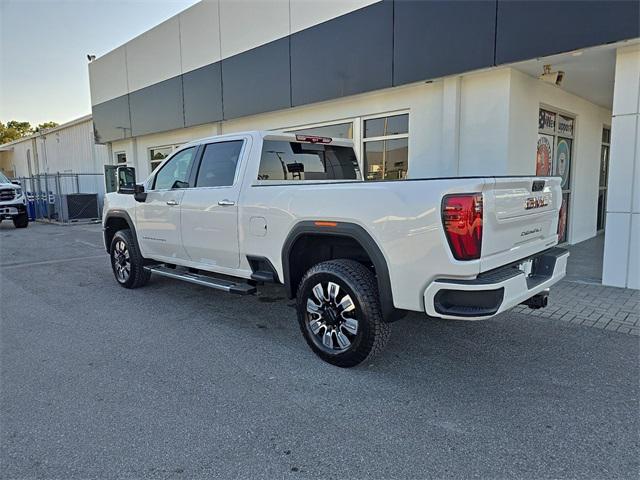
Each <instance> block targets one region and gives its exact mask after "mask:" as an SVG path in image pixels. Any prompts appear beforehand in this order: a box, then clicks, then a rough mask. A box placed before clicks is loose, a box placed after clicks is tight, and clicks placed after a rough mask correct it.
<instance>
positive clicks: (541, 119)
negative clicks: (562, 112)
mask: <svg viewBox="0 0 640 480" xmlns="http://www.w3.org/2000/svg"><path fill="white" fill-rule="evenodd" d="M555 129H556V114H555V113H553V112H550V111H549V110H543V109H542V108H541V109H540V113H539V114H538V130H549V131H551V132H553V131H555Z"/></svg>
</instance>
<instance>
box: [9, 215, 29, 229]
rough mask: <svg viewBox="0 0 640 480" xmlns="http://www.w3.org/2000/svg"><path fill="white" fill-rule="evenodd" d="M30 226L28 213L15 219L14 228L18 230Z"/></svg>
mask: <svg viewBox="0 0 640 480" xmlns="http://www.w3.org/2000/svg"><path fill="white" fill-rule="evenodd" d="M28 225H29V216H28V215H27V214H26V213H21V214H20V215H17V216H15V217H13V226H14V227H16V228H27V226H28Z"/></svg>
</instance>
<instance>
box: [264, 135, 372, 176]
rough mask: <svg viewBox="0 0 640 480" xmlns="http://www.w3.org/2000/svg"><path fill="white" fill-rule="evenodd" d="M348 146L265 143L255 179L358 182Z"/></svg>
mask: <svg viewBox="0 0 640 480" xmlns="http://www.w3.org/2000/svg"><path fill="white" fill-rule="evenodd" d="M361 178H362V177H361V175H360V168H359V166H358V160H357V159H356V155H355V152H354V151H353V148H351V147H343V146H337V145H326V144H313V143H300V142H288V141H281V140H265V141H264V143H263V146H262V157H261V160H260V170H259V172H258V180H280V181H282V180H311V181H313V180H315V181H318V180H360V179H361Z"/></svg>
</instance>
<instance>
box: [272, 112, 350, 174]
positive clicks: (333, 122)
mask: <svg viewBox="0 0 640 480" xmlns="http://www.w3.org/2000/svg"><path fill="white" fill-rule="evenodd" d="M343 123H350V124H351V128H352V131H353V138H344V139H341V140H351V141H352V142H353V150H354V151H355V152H356V158H357V159H358V166H359V167H360V170H361V171H362V162H361V161H360V141H359V140H358V139H359V138H360V137H361V133H360V117H348V118H343V119H340V120H330V121H327V122H318V123H309V124H305V125H298V126H294V127H286V128H282V129H277V130H281V131H283V132H284V133H295V132H296V131H297V130H308V129H310V128H322V127H331V126H333V125H340V124H343Z"/></svg>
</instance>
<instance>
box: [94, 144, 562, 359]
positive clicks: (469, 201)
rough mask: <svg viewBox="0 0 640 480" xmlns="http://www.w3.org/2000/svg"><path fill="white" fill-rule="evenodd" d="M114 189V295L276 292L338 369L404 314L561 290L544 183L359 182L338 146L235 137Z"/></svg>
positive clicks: (555, 191)
mask: <svg viewBox="0 0 640 480" xmlns="http://www.w3.org/2000/svg"><path fill="white" fill-rule="evenodd" d="M118 180H119V189H118V192H116V193H110V194H108V195H106V197H105V198H106V199H105V204H104V215H103V226H104V240H105V246H106V249H107V252H108V253H109V254H110V256H111V265H112V267H113V273H114V275H115V278H116V280H117V282H118V283H119V284H120V285H122V286H123V287H125V288H136V287H140V286H142V285H144V284H145V283H147V281H148V280H149V278H150V276H151V274H157V275H163V276H167V277H171V278H175V279H180V280H185V281H188V282H192V283H196V284H199V285H205V286H208V287H212V288H215V289H219V290H224V291H226V292H229V293H236V294H252V293H255V292H256V287H257V286H259V285H261V284H263V283H264V282H274V283H277V284H282V285H284V288H285V289H286V291H287V293H288V296H289V297H290V298H296V305H297V314H298V322H299V324H300V329H301V331H302V334H303V336H304V338H305V340H306V341H307V343H308V344H309V346H310V347H311V349H312V350H313V351H314V352H315V353H316V354H317V355H318V356H320V357H321V358H322V359H324V360H325V361H327V362H329V363H332V364H334V365H337V366H340V367H351V366H354V365H357V364H359V363H360V362H362V361H364V360H365V359H367V358H368V357H370V356H371V355H372V354H375V353H377V352H379V351H380V350H382V348H383V346H384V344H385V342H386V340H387V338H388V337H389V332H390V323H391V322H393V321H395V320H397V319H398V318H401V317H402V316H403V314H404V313H405V312H406V311H408V310H413V311H418V312H423V313H425V314H426V315H428V316H430V317H440V318H444V319H461V320H480V319H486V318H490V317H492V316H494V315H496V314H498V313H500V312H503V311H505V310H507V309H509V308H511V307H513V306H515V305H518V304H520V303H526V304H528V305H529V306H530V307H532V308H540V307H543V306H546V302H547V293H548V289H549V287H550V286H551V285H553V284H554V283H556V282H557V281H558V280H560V279H561V278H562V277H563V276H564V275H565V269H566V262H567V257H568V252H567V251H566V250H563V249H561V248H558V247H556V244H557V242H558V236H557V227H558V212H559V209H560V202H561V198H562V194H561V189H560V180H559V179H558V178H542V177H457V178H434V179H410V180H399V181H363V178H362V174H361V172H360V168H359V166H358V160H357V158H356V155H355V153H354V149H353V145H352V143H351V142H350V141H346V140H343V139H332V138H327V137H316V136H308V135H294V134H286V133H274V132H247V133H238V134H232V135H224V136H218V137H211V138H206V139H202V140H199V141H196V142H192V143H189V144H187V145H184V146H183V147H181V148H180V149H179V150H178V151H176V152H175V153H174V154H173V155H171V156H170V157H168V158H167V159H165V160H164V161H163V163H162V164H161V165H159V166H158V167H157V168H156V170H155V171H154V172H153V173H152V174H151V175H150V176H149V178H147V179H146V181H145V182H144V183H142V184H136V183H135V175H134V172H133V170H132V169H130V168H120V169H119V170H118Z"/></svg>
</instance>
